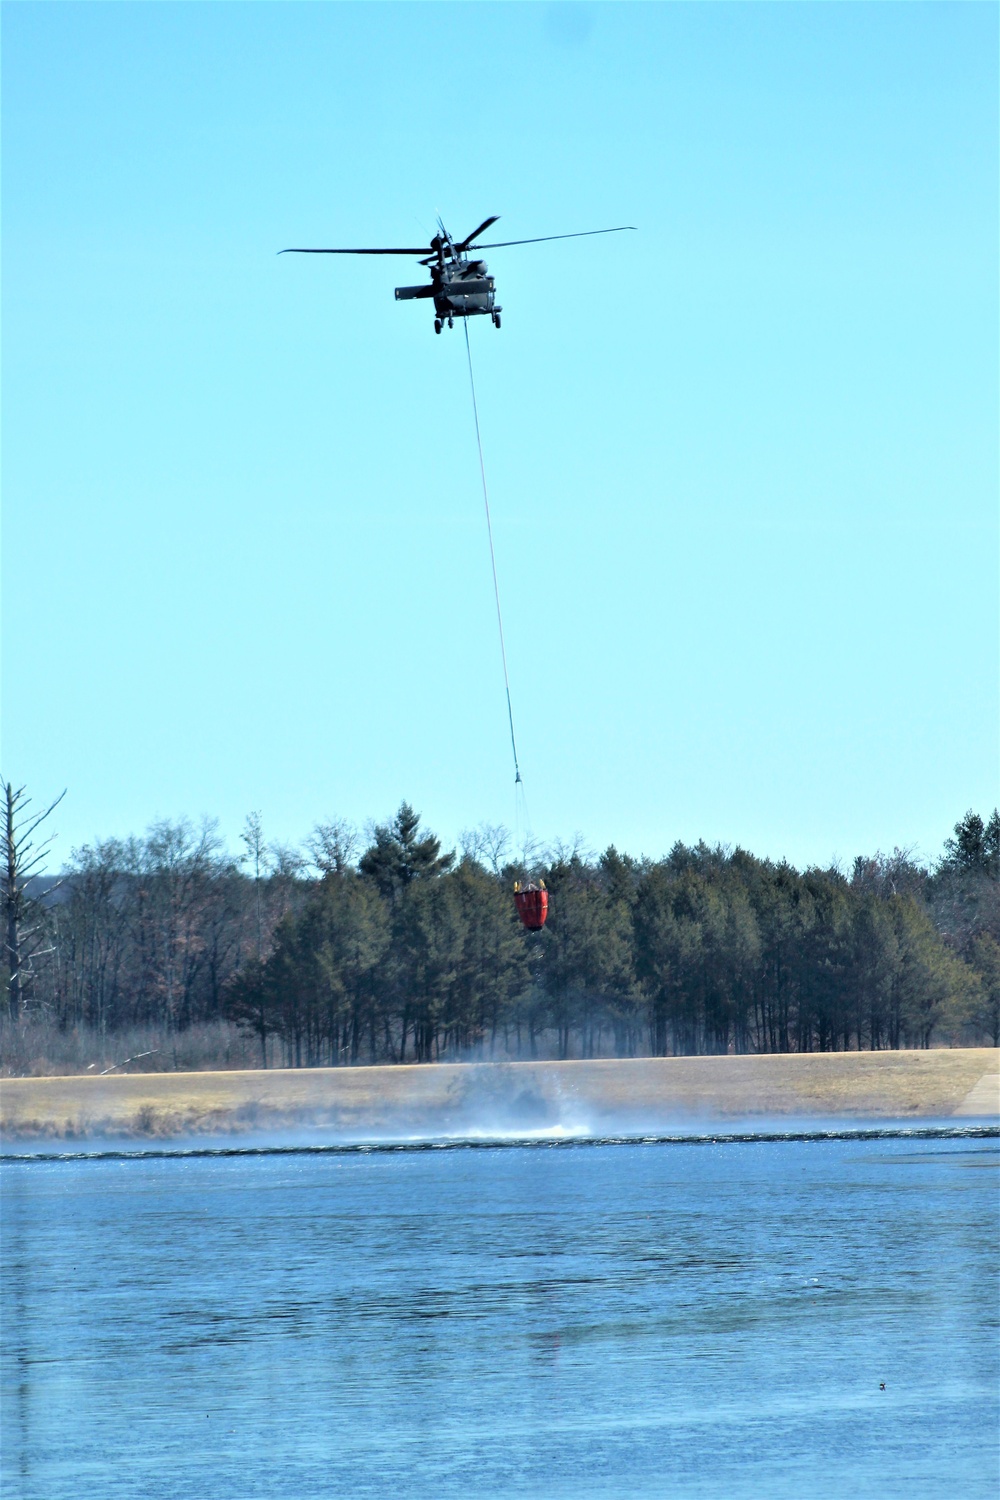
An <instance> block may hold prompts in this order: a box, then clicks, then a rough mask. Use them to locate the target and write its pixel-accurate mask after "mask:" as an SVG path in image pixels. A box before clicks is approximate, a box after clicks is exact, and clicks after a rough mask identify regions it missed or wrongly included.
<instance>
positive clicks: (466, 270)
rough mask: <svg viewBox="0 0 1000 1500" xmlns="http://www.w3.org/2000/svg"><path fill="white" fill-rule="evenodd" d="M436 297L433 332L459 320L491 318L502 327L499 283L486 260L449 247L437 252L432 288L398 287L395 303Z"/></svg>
mask: <svg viewBox="0 0 1000 1500" xmlns="http://www.w3.org/2000/svg"><path fill="white" fill-rule="evenodd" d="M423 297H433V299H434V313H435V317H434V331H435V333H440V332H441V328H442V327H443V325H444V324H445V323H447V324H448V326H449V327H452V326H453V325H454V320H455V319H456V318H473V317H481V316H484V317H491V318H492V319H493V322H494V323H495V324H496V326H497V327H498V328H499V326H500V313H501V312H502V310H503V309H502V308H501V307H500V306H499V305H498V303H497V300H496V283H495V282H494V279H493V277H492V276H491V275H490V274H489V267H488V266H487V264H486V262H485V261H484V260H470V259H469V257H468V256H467V255H462V254H460V253H459V252H457V251H455V250H454V248H453V247H452V246H450V245H442V246H441V247H440V249H439V250H438V254H437V257H436V263H435V264H433V265H432V266H431V284H430V286H398V287H397V288H396V301H397V302H408V301H411V300H412V299H415V298H423Z"/></svg>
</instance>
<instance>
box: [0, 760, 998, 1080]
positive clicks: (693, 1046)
mask: <svg viewBox="0 0 1000 1500" xmlns="http://www.w3.org/2000/svg"><path fill="white" fill-rule="evenodd" d="M6 791H7V796H8V811H10V801H11V795H12V793H13V788H11V787H9V786H8V787H7V788H6ZM18 805H19V804H18ZM18 805H16V806H15V807H14V812H15V813H16V811H17V806H18ZM43 816H44V814H43ZM7 826H8V831H7V851H6V852H7V858H6V862H5V870H6V874H5V877H4V878H5V884H4V888H3V893H2V894H3V901H4V911H5V919H6V921H5V932H6V934H7V937H6V943H5V948H4V970H5V972H4V974H3V976H2V979H3V983H4V986H5V993H6V995H7V1000H8V1011H9V1016H10V1020H9V1022H8V1028H9V1027H10V1025H13V1026H15V1027H16V1026H18V1025H25V1024H29V1023H34V1024H38V1023H40V1022H42V1021H44V1022H45V1024H47V1025H49V1026H51V1027H54V1028H57V1029H58V1030H60V1031H62V1032H65V1031H71V1030H73V1029H74V1028H76V1029H86V1028H90V1029H91V1030H93V1031H96V1032H98V1033H100V1034H101V1035H102V1036H107V1035H113V1034H115V1033H121V1032H124V1031H125V1030H126V1029H127V1028H129V1027H136V1026H142V1025H144V1026H154V1027H158V1028H160V1029H161V1030H162V1031H163V1032H164V1033H165V1034H167V1033H170V1034H178V1033H183V1032H184V1031H185V1029H186V1028H190V1027H192V1026H194V1025H196V1024H200V1023H205V1022H215V1021H218V1022H227V1023H229V1024H231V1025H236V1026H238V1027H240V1028H242V1029H243V1030H244V1031H245V1032H246V1033H248V1034H249V1035H251V1036H252V1037H253V1038H254V1045H255V1046H256V1048H257V1054H258V1058H259V1061H260V1063H261V1064H263V1065H264V1066H268V1065H274V1064H275V1063H278V1064H285V1065H288V1066H296V1067H299V1066H316V1065H340V1064H357V1063H375V1062H397V1063H399V1062H428V1061H432V1060H437V1059H443V1058H448V1059H456V1058H479V1057H484V1058H491V1057H495V1058H511V1057H514V1058H521V1057H523V1058H534V1057H551V1056H557V1057H598V1056H608V1055H614V1056H621V1057H631V1056H639V1055H654V1056H665V1055H671V1054H678V1055H694V1054H700V1053H725V1052H809V1051H831V1050H845V1049H862V1048H899V1047H927V1046H930V1045H931V1043H932V1041H936V1040H951V1041H956V1040H958V1041H969V1042H976V1041H984V1042H985V1041H990V1042H992V1043H993V1044H994V1045H996V1044H998V1043H1000V816H998V814H997V813H996V812H994V813H993V815H992V817H991V818H990V819H989V820H988V821H984V820H983V819H982V818H981V817H979V816H978V815H977V814H975V813H973V812H970V813H967V814H966V816H965V817H964V818H963V819H961V820H960V822H959V823H957V824H956V826H955V831H954V837H953V838H951V839H949V840H948V841H947V842H946V844H945V848H944V850H943V853H942V856H941V858H940V860H939V861H938V862H937V863H936V864H935V865H934V866H933V868H927V867H924V866H922V865H919V864H917V863H915V862H914V861H913V860H912V859H911V858H910V857H908V856H907V854H906V853H904V852H901V851H899V850H897V851H895V853H894V854H892V855H891V856H883V855H875V856H873V857H871V858H859V859H857V860H856V861H855V862H854V865H853V868H852V869H851V870H850V871H849V872H846V871H843V870H840V869H835V868H833V869H807V870H805V871H802V872H800V871H798V870H796V869H795V868H793V867H792V866H791V865H789V864H787V863H784V862H774V861H771V860H767V859H760V858H757V857H756V856H754V855H752V854H750V853H748V852H746V851H745V850H742V849H738V848H737V849H729V848H724V847H715V848H710V847H708V846H707V845H705V844H704V843H699V844H697V845H694V846H690V847H689V846H685V845H683V844H681V843H678V844H675V846H674V847H673V849H672V850H671V851H670V853H669V854H668V855H667V856H666V857H665V858H663V859H660V860H650V859H636V858H633V857H631V856H629V855H627V854H620V853H619V852H618V851H617V850H616V849H615V848H614V847H611V848H609V849H607V850H605V851H604V853H603V854H601V855H600V856H596V857H595V856H589V855H587V854H585V853H584V852H582V851H580V850H579V849H566V848H557V849H555V850H552V851H549V852H547V853H543V852H541V851H535V853H534V854H529V857H528V859H527V862H525V861H521V862H517V861H515V860H513V859H512V858H511V857H510V849H509V839H508V836H507V835H506V833H505V832H504V830H503V829H499V828H490V827H483V828H481V829H479V830H478V831H476V832H475V833H473V834H469V835H466V836H464V837H463V840H462V844H461V847H460V848H459V849H458V850H456V851H450V852H448V851H444V850H442V847H441V843H440V841H439V840H438V838H436V837H435V835H434V834H433V833H431V832H429V831H427V830H425V829H424V828H423V827H422V826H421V821H420V817H419V815H418V814H417V813H416V812H415V811H414V810H413V809H412V808H411V807H410V806H409V805H408V804H406V803H403V805H402V806H401V807H400V809H399V811H398V812H397V814H396V815H395V817H394V818H393V819H391V820H390V821H388V822H386V823H385V824H380V825H375V826H374V827H373V828H371V829H370V831H369V834H368V837H367V838H359V837H358V835H357V833H356V832H355V831H354V830H353V829H351V828H350V827H349V826H348V825H346V824H344V823H331V824H324V825H319V826H318V827H317V828H316V829H315V830H314V832H313V835H312V836H311V838H310V839H309V840H308V841H307V845H306V847H305V849H304V850H292V849H287V848H275V847H271V846H268V845H267V844H266V842H265V840H264V836H263V831H262V828H261V823H260V819H259V817H257V816H256V815H251V817H249V818H248V819H247V824H246V827H245V829H244V833H243V837H242V850H241V853H240V855H239V856H233V855H232V854H230V853H229V852H227V850H226V849H225V848H224V847H223V845H222V843H221V841H220V839H219V837H218V834H217V832H216V831H215V829H214V828H213V826H212V825H206V826H204V827H202V828H200V829H195V828H193V827H192V826H191V825H190V824H189V823H187V822H185V821H183V820H182V821H179V822H169V821H165V822H159V823H157V824H155V825H154V826H153V827H152V828H150V829H149V830H148V832H147V833H146V834H145V835H144V836H143V837H135V838H130V839H126V840H117V839H109V840H105V841H98V842H95V843H93V844H91V845H88V846H86V847H84V848H81V849H78V850H75V851H74V853H73V856H72V858H71V859H70V861H69V863H68V867H67V869H66V870H65V871H64V872H63V873H62V875H61V876H60V877H59V878H58V879H54V880H46V879H45V878H43V877H41V876H40V875H39V874H38V873H37V870H36V869H35V867H32V869H31V871H30V872H29V873H27V874H24V873H23V871H24V869H25V868H26V866H25V860H24V859H22V860H21V865H20V866H18V862H17V857H16V856H17V855H18V849H17V848H16V847H14V845H16V842H17V827H16V818H13V819H12V817H11V816H8V820H7ZM25 826H27V825H25ZM19 868H20V869H21V870H22V873H21V874H19V873H18V869H19ZM525 874H530V875H531V876H532V878H536V879H537V878H541V879H544V881H545V883H546V886H547V888H548V891H549V910H550V916H549V920H548V922H547V924H546V926H545V927H544V929H543V930H542V931H541V932H539V933H529V932H526V931H525V930H524V929H523V928H522V926H521V925H520V923H519V922H518V920H517V916H516V913H515V911H514V906H513V901H512V898H511V890H512V885H513V881H514V879H515V878H518V877H521V878H523V877H524V876H525ZM19 933H20V934H23V937H22V938H19Z"/></svg>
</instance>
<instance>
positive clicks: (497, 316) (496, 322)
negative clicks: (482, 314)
mask: <svg viewBox="0 0 1000 1500" xmlns="http://www.w3.org/2000/svg"><path fill="white" fill-rule="evenodd" d="M493 327H494V328H499V327H500V314H499V313H494V314H493Z"/></svg>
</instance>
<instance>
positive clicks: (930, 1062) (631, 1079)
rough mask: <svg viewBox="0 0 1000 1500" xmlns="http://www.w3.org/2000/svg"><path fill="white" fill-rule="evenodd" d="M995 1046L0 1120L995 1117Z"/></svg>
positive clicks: (671, 1061) (126, 1084) (74, 1092)
mask: <svg viewBox="0 0 1000 1500" xmlns="http://www.w3.org/2000/svg"><path fill="white" fill-rule="evenodd" d="M998 1114H1000V1050H998V1049H997V1048H993V1047H967V1048H954V1049H939V1050H932V1051H913V1052H888V1051H887V1052H846V1053H845V1052H828V1053H801V1054H799V1053H796V1054H784V1055H773V1054H768V1055H759V1056H729V1057H684V1058H638V1059H622V1060H613V1059H604V1060H599V1061H573V1062H520V1063H507V1064H491V1063H438V1064H425V1065H421V1066H417V1065H409V1066H395V1067H392V1066H389V1067H370V1068H365V1067H358V1068H309V1069H297V1068H296V1069H269V1070H267V1071H264V1070H249V1069H247V1070H243V1071H234V1072H226V1073H219V1072H200V1073H156V1074H153V1073H148V1074H146V1073H142V1074H131V1075H127V1076H121V1075H119V1076H109V1077H105V1078H98V1077H93V1076H89V1077H79V1076H78V1077H57V1078H16V1079H5V1080H3V1082H2V1084H0V1132H2V1134H3V1137H4V1138H5V1140H6V1141H7V1142H8V1143H9V1142H12V1141H24V1140H32V1139H34V1140H46V1139H49V1140H53V1141H55V1140H67V1141H69V1140H76V1141H79V1140H97V1139H143V1138H145V1139H169V1138H177V1137H192V1136H203V1135H229V1136H233V1135H246V1134H253V1135H259V1134H262V1133H275V1132H284V1131H289V1130H296V1131H303V1130H304V1131H308V1132H309V1133H310V1135H314V1136H315V1138H317V1139H318V1138H320V1137H321V1136H323V1137H326V1138H328V1137H329V1136H330V1135H331V1134H333V1135H343V1136H346V1137H348V1138H353V1139H379V1138H380V1137H393V1138H398V1137H405V1136H408V1135H418V1136H427V1135H436V1134H440V1135H447V1134H464V1133H468V1132H480V1133H483V1134H490V1133H494V1132H496V1133H506V1132H510V1131H515V1132H516V1131H521V1130H524V1131H534V1130H548V1129H559V1128H562V1129H564V1130H586V1131H592V1132H594V1133H598V1134H600V1133H608V1132H611V1133H613V1132H614V1131H615V1130H645V1129H664V1128H669V1127H670V1126H672V1125H676V1126H679V1127H684V1126H689V1125H697V1124H699V1123H701V1124H703V1125H706V1126H709V1127H710V1126H711V1123H712V1122H713V1121H720V1122H721V1121H730V1122H732V1121H734V1120H739V1119H747V1120H749V1121H753V1120H757V1121H758V1122H759V1121H760V1120H762V1119H764V1118H767V1117H777V1118H782V1119H785V1120H790V1119H792V1118H796V1119H800V1120H805V1119H811V1120H817V1121H819V1120H829V1119H843V1120H846V1119H847V1118H848V1117H851V1118H855V1119H875V1120H879V1119H881V1120H889V1119H914V1120H917V1119H942V1118H951V1117H956V1118H970V1117H972V1116H979V1117H986V1118H996V1117H997V1116H998Z"/></svg>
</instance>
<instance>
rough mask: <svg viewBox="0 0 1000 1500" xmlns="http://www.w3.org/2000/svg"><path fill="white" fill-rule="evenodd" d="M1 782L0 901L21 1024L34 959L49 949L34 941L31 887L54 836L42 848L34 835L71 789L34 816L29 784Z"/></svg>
mask: <svg viewBox="0 0 1000 1500" xmlns="http://www.w3.org/2000/svg"><path fill="white" fill-rule="evenodd" d="M0 786H2V788H3V851H2V879H3V889H2V892H0V904H2V906H3V932H4V961H5V964H6V968H7V1006H8V1010H9V1011H10V1018H11V1020H12V1021H14V1022H17V1021H19V1020H20V1019H21V1013H22V1011H23V1009H24V992H25V984H26V981H27V980H29V979H30V978H31V960H32V959H33V958H38V957H39V956H40V954H41V952H42V951H43V950H42V949H41V948H40V946H39V944H38V942H37V941H33V940H34V939H36V938H37V934H38V923H37V922H36V923H35V925H34V926H30V927H29V926H28V925H27V923H28V921H29V920H30V917H31V914H32V908H33V907H37V902H35V901H33V900H32V898H31V897H30V895H29V893H28V889H27V887H28V885H29V883H30V881H31V880H32V878H33V877H35V876H37V875H39V874H40V873H41V871H40V867H41V864H42V862H43V860H44V859H45V856H46V854H47V853H48V851H49V846H50V845H51V843H52V838H51V837H49V838H47V839H44V840H43V841H42V843H41V844H40V845H39V846H38V847H37V848H36V847H35V845H34V843H33V841H32V834H33V833H34V832H35V830H36V829H37V828H39V827H40V826H41V824H42V823H44V822H45V820H46V818H47V817H48V816H49V814H50V813H51V812H52V811H53V810H54V809H55V808H56V807H58V805H59V803H60V802H61V801H62V799H63V797H65V795H66V793H65V791H62V792H60V794H59V796H58V797H57V798H56V799H55V801H54V802H50V803H49V805H48V807H47V808H46V809H45V811H44V812H40V813H36V814H31V813H29V812H28V811H27V810H28V807H29V806H30V805H31V798H30V797H26V796H25V788H24V787H23V786H21V787H16V788H15V786H14V783H13V782H11V781H2V780H0Z"/></svg>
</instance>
